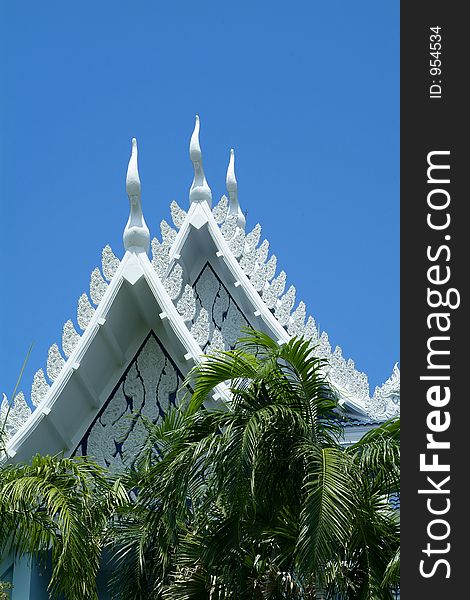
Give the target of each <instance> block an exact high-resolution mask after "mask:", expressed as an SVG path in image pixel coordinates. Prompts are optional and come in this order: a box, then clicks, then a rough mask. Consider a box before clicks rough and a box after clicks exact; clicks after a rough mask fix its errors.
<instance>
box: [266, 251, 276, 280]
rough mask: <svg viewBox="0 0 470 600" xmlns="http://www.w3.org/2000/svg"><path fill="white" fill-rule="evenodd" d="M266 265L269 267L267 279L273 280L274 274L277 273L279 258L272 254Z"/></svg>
mask: <svg viewBox="0 0 470 600" xmlns="http://www.w3.org/2000/svg"><path fill="white" fill-rule="evenodd" d="M266 267H267V270H266V280H267V281H271V279H272V278H273V277H274V274H275V273H276V267H277V258H276V256H275V255H274V254H273V255H272V256H271V258H270V259H269V260H268V262H267V263H266Z"/></svg>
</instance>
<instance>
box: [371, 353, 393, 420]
mask: <svg viewBox="0 0 470 600" xmlns="http://www.w3.org/2000/svg"><path fill="white" fill-rule="evenodd" d="M366 409H367V414H368V415H369V416H370V417H371V418H372V419H374V420H385V419H391V418H392V417H396V416H398V415H399V414H400V370H399V368H398V364H395V366H394V367H393V372H392V375H391V376H390V377H389V378H388V379H387V381H386V382H385V383H384V384H383V385H382V386H381V387H376V388H375V391H374V395H373V397H372V398H370V399H369V400H368V401H366Z"/></svg>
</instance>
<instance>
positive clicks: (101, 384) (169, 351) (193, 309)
mask: <svg viewBox="0 0 470 600" xmlns="http://www.w3.org/2000/svg"><path fill="white" fill-rule="evenodd" d="M199 127H200V124H199V118H198V117H196V124H195V128H194V131H193V134H192V136H191V141H190V158H191V161H192V164H193V168H194V180H193V183H192V185H191V188H190V192H189V205H188V206H185V207H184V208H182V207H180V206H179V205H178V204H177V203H176V202H172V203H171V205H170V214H171V221H172V225H170V224H169V223H168V222H167V221H166V220H162V221H161V223H160V235H159V236H158V237H154V238H153V239H151V236H150V232H149V229H148V227H147V224H146V223H145V219H144V216H143V213H142V207H141V196H140V179H139V173H138V164H137V142H136V140H135V139H134V140H132V153H131V157H130V161H129V166H128V171H127V179H126V190H127V194H128V197H129V202H130V214H129V219H128V222H127V224H126V226H125V229H124V234H123V242H124V255H123V256H121V257H118V256H117V255H116V254H115V253H114V252H113V250H112V249H111V248H110V247H109V246H105V248H104V250H103V252H102V257H101V268H98V267H97V268H96V269H94V271H93V272H92V273H91V278H90V289H89V292H88V293H83V294H82V295H81V296H80V298H79V300H78V308H77V318H76V322H75V323H74V322H72V321H71V320H69V321H67V322H66V323H65V325H64V327H63V335H62V340H61V344H60V346H59V344H57V343H55V344H53V345H52V346H51V348H50V349H49V352H48V356H47V362H46V367H45V368H44V369H43V368H40V369H39V370H38V371H37V372H36V374H35V376H34V380H33V384H32V389H31V395H30V402H27V401H26V398H25V395H24V394H23V393H22V392H20V393H19V394H18V395H17V396H16V398H15V399H14V401H13V405H12V407H11V410H10V411H9V414H8V419H7V425H6V429H7V433H8V436H9V440H8V444H7V448H6V452H7V456H6V457H3V459H4V460H9V461H13V462H22V461H29V460H30V458H31V457H32V456H33V455H34V454H36V453H41V454H56V453H60V452H63V453H64V455H66V456H72V455H77V454H83V455H88V456H91V457H93V458H95V459H96V460H97V461H98V462H99V463H100V464H102V465H104V466H107V467H108V468H110V469H112V470H119V469H122V468H125V467H127V466H132V463H133V461H135V459H136V458H137V456H138V454H139V452H140V450H141V448H142V446H143V444H144V442H145V439H146V434H147V431H146V429H145V427H144V426H143V424H142V421H141V420H140V419H138V418H136V417H135V416H136V415H138V414H142V415H145V416H146V417H148V418H150V419H152V421H154V422H157V421H158V420H160V419H164V417H165V414H166V413H167V411H168V410H169V409H170V408H171V406H176V405H177V404H178V401H179V398H180V396H181V394H182V391H181V384H182V382H183V380H184V378H185V376H186V374H187V373H188V371H189V369H190V368H191V367H192V366H193V365H194V364H195V363H197V362H199V361H201V360H204V358H203V355H204V354H208V353H210V352H214V351H216V350H223V349H225V350H228V349H230V348H233V347H234V345H235V343H236V340H237V338H238V337H239V336H240V333H241V331H242V329H243V328H246V327H253V328H254V329H259V330H263V331H265V332H266V333H268V334H269V335H270V336H271V337H273V338H274V339H276V340H278V343H279V344H283V343H285V342H286V341H287V340H288V339H289V338H290V337H291V336H295V335H303V336H305V337H306V338H308V339H309V340H310V343H311V346H312V351H313V352H314V353H315V354H317V355H318V356H319V357H323V358H326V359H327V361H328V365H329V366H328V376H329V378H330V380H331V382H332V384H333V385H334V386H335V388H336V389H337V390H338V392H339V398H340V404H342V405H343V408H344V409H345V410H346V414H347V415H348V424H347V426H346V432H345V440H344V443H345V444H348V443H352V442H355V441H357V440H358V439H359V438H360V437H361V436H362V435H363V434H364V433H365V432H366V431H367V430H368V429H370V428H371V427H374V426H375V425H376V424H377V423H379V422H382V421H384V420H386V419H388V418H390V417H393V416H396V415H398V414H399V411H400V373H399V370H398V367H397V365H395V367H394V369H393V372H392V373H391V376H390V378H389V379H388V380H387V381H386V382H385V383H384V384H383V385H382V386H381V387H377V388H376V389H375V390H374V391H373V392H372V393H371V390H370V389H369V384H368V380H367V376H366V375H365V374H364V373H361V372H359V371H358V370H357V369H356V368H355V365H354V362H353V360H351V359H346V358H345V357H343V355H342V351H341V348H340V347H338V346H337V347H336V348H334V349H332V348H331V346H330V343H329V340H328V334H327V333H326V332H324V331H323V332H321V331H319V330H318V328H317V325H316V323H315V320H314V318H313V316H311V315H309V314H308V311H307V307H306V305H305V304H304V302H302V301H298V300H297V299H296V290H295V288H294V287H293V286H291V287H289V289H287V290H286V289H285V287H286V273H285V272H284V271H282V270H280V271H279V270H278V261H277V258H276V256H275V255H274V254H270V247H269V242H268V241H267V240H265V239H264V240H262V237H261V226H260V225H259V224H257V225H255V226H254V227H253V228H247V227H246V224H245V217H244V215H243V212H242V211H241V209H240V205H239V202H238V190H237V180H236V176H235V164H234V163H235V156H234V152H233V150H231V151H230V159H229V164H228V169H227V176H226V188H227V189H226V194H225V195H223V196H222V197H221V198H220V200H219V201H218V202H217V203H214V205H213V201H212V191H211V189H210V187H209V185H208V182H207V180H206V177H205V174H204V169H203V164H202V153H201V148H200V144H199ZM149 252H150V256H149ZM229 402H230V394H229V392H228V389H227V388H226V387H225V386H223V385H220V386H218V387H217V388H216V389H214V393H213V396H212V398H210V399H208V402H207V403H206V406H207V407H208V408H209V409H210V406H211V404H212V405H219V404H220V403H229ZM31 407H32V408H31ZM7 411H8V402H7V399H6V397H5V396H4V399H3V402H2V405H1V415H0V423H1V422H3V420H4V418H5V416H6V414H7ZM0 579H3V580H7V581H12V582H13V584H14V589H13V593H12V598H13V600H20V599H21V600H25V599H28V598H31V599H35V600H38V599H42V598H47V597H48V596H47V591H46V588H47V579H48V578H47V577H45V576H43V575H42V574H41V572H40V571H39V570H38V568H37V567H35V566H34V565H33V566H31V565H30V563H29V561H28V560H27V559H21V560H19V561H17V562H16V563H15V562H14V561H13V560H11V559H10V560H9V559H8V558H4V561H3V563H2V567H1V569H0ZM100 593H102V596H101V595H100V597H103V598H106V597H107V596H106V592H105V589H104V584H103V591H102V592H100Z"/></svg>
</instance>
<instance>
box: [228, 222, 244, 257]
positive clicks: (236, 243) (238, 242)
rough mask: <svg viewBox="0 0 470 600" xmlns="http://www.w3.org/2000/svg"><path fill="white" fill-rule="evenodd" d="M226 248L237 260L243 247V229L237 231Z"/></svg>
mask: <svg viewBox="0 0 470 600" xmlns="http://www.w3.org/2000/svg"><path fill="white" fill-rule="evenodd" d="M228 247H229V248H230V250H231V251H232V254H233V255H234V256H235V258H239V257H240V256H241V255H242V253H243V249H244V247H245V232H244V231H243V229H239V230H238V231H237V233H236V234H235V235H234V236H233V238H232V239H231V240H230V241H229V243H228Z"/></svg>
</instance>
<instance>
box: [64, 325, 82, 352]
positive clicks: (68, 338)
mask: <svg viewBox="0 0 470 600" xmlns="http://www.w3.org/2000/svg"><path fill="white" fill-rule="evenodd" d="M79 340H80V334H78V333H77V332H76V330H75V327H74V324H73V323H72V321H71V320H70V319H69V320H68V321H67V322H66V323H65V325H64V329H63V331H62V350H63V351H64V354H65V356H66V357H67V358H68V357H69V356H70V355H71V354H72V352H73V351H74V348H75V346H76V345H77V344H78V342H79Z"/></svg>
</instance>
